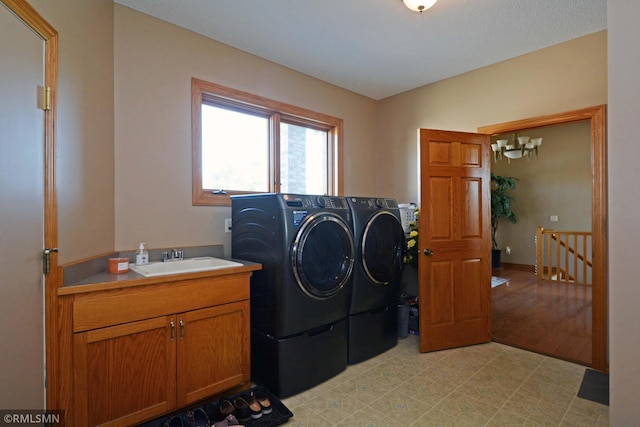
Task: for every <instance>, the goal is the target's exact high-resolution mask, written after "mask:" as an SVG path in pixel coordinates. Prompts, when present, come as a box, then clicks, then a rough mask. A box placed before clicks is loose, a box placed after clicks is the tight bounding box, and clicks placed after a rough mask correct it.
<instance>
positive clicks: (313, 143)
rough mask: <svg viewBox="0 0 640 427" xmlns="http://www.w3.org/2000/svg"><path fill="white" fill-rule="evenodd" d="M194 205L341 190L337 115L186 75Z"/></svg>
mask: <svg viewBox="0 0 640 427" xmlns="http://www.w3.org/2000/svg"><path fill="white" fill-rule="evenodd" d="M191 97H192V112H191V114H192V132H193V166H192V167H193V204H194V205H230V204H231V200H230V199H229V196H231V195H234V194H245V193H264V192H282V193H298V194H331V195H337V194H341V193H342V183H341V179H340V170H341V168H340V166H341V145H342V144H341V139H342V120H341V119H337V118H335V117H331V116H327V115H324V114H320V113H316V112H313V111H309V110H306V109H303V108H299V107H295V106H292V105H288V104H285V103H282V102H278V101H273V100H270V99H267V98H262V97H259V96H256V95H251V94H249V93H246V92H241V91H238V90H235V89H230V88H227V87H224V86H220V85H216V84H214V83H208V82H205V81H202V80H198V79H192V85H191Z"/></svg>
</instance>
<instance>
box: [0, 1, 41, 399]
mask: <svg viewBox="0 0 640 427" xmlns="http://www.w3.org/2000/svg"><path fill="white" fill-rule="evenodd" d="M0 54H1V56H2V60H0V93H1V94H2V95H1V100H2V101H1V102H0V249H1V250H2V256H1V257H0V289H1V290H0V311H1V312H2V319H3V320H2V325H1V326H0V341H1V342H2V364H1V365H0V378H2V387H0V407H2V408H7V409H8V408H14V409H20V408H22V409H38V408H44V407H45V381H44V377H45V374H44V365H45V363H44V328H43V323H44V321H43V317H44V277H43V270H42V249H43V248H44V199H45V195H44V182H45V178H44V171H45V167H44V140H45V138H44V135H45V134H44V123H45V120H44V114H45V113H44V111H42V110H40V109H38V107H37V99H38V97H37V94H38V87H39V86H43V85H44V80H45V74H44V41H43V39H42V38H41V37H39V36H38V34H36V33H35V32H33V31H32V30H31V28H29V27H28V26H27V25H25V23H24V22H23V21H22V20H20V19H18V18H17V17H16V16H15V15H14V14H13V13H12V12H11V11H10V10H8V9H7V8H6V7H5V6H4V4H2V3H0Z"/></svg>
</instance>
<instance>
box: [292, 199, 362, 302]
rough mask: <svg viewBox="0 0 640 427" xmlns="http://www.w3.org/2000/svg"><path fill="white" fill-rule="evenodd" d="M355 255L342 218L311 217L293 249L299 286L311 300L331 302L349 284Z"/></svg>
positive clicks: (293, 261) (305, 222)
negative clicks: (329, 300)
mask: <svg viewBox="0 0 640 427" xmlns="http://www.w3.org/2000/svg"><path fill="white" fill-rule="evenodd" d="M354 255H355V249H354V244H353V237H352V235H351V230H350V229H349V227H348V226H347V224H346V223H345V222H344V221H343V220H342V219H341V218H340V217H339V216H337V215H335V214H332V213H330V212H320V213H316V214H313V215H310V216H308V217H307V218H306V219H305V221H304V222H303V224H302V226H301V227H300V230H298V233H297V235H296V237H295V239H294V241H293V245H292V247H291V266H292V268H293V274H294V276H295V278H296V281H297V283H298V286H300V289H302V291H303V292H304V293H305V294H307V295H308V296H310V297H312V298H316V299H327V298H331V297H332V296H333V295H335V294H337V293H338V292H340V291H341V290H342V289H343V288H344V287H345V285H346V284H347V282H348V281H349V278H350V277H351V272H352V270H353V262H354Z"/></svg>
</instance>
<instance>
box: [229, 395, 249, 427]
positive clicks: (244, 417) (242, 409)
mask: <svg viewBox="0 0 640 427" xmlns="http://www.w3.org/2000/svg"><path fill="white" fill-rule="evenodd" d="M233 406H235V407H236V410H235V412H234V413H233V414H234V415H235V416H236V418H237V419H238V421H240V422H241V423H246V422H247V421H249V420H251V410H250V409H249V404H248V403H247V401H246V400H244V399H243V398H242V396H238V397H236V398H235V399H233Z"/></svg>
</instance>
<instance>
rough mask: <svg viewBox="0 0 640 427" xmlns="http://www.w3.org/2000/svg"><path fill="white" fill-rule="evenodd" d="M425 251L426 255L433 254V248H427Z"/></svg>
mask: <svg viewBox="0 0 640 427" xmlns="http://www.w3.org/2000/svg"><path fill="white" fill-rule="evenodd" d="M423 253H424V254H425V255H426V256H431V255H433V251H432V250H431V249H425V250H424V251H423Z"/></svg>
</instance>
